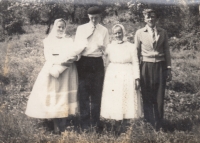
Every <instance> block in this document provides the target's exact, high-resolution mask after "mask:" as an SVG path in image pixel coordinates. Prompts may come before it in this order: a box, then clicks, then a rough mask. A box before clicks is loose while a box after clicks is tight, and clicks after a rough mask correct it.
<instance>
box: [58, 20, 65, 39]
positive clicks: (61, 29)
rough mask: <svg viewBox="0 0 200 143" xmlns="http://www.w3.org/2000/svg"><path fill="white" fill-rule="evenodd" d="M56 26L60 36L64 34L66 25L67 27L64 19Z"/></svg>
mask: <svg viewBox="0 0 200 143" xmlns="http://www.w3.org/2000/svg"><path fill="white" fill-rule="evenodd" d="M56 27H57V34H58V36H59V35H62V34H64V32H65V27H66V24H65V22H64V21H59V22H58V23H57V24H56Z"/></svg>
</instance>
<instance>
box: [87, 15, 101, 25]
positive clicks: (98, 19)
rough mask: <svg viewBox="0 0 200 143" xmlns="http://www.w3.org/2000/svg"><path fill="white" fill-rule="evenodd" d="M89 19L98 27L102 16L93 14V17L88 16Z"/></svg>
mask: <svg viewBox="0 0 200 143" xmlns="http://www.w3.org/2000/svg"><path fill="white" fill-rule="evenodd" d="M88 17H89V19H90V22H91V23H92V24H93V25H94V26H96V25H97V24H98V23H99V22H100V15H99V14H93V15H90V14H88Z"/></svg>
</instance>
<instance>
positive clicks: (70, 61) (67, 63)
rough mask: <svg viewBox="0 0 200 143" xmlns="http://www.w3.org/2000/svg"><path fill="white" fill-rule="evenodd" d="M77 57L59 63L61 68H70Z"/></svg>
mask: <svg viewBox="0 0 200 143" xmlns="http://www.w3.org/2000/svg"><path fill="white" fill-rule="evenodd" d="M77 58H78V56H74V57H70V58H69V59H68V60H67V61H66V62H63V63H61V65H62V66H66V67H68V66H70V65H71V64H72V63H73V62H74V61H76V60H77Z"/></svg>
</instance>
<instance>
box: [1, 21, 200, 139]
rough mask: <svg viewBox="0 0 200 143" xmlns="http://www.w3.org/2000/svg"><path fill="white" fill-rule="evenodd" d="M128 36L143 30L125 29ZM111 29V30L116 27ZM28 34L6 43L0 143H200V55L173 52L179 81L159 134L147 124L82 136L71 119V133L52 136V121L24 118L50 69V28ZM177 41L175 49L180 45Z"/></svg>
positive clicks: (170, 90)
mask: <svg viewBox="0 0 200 143" xmlns="http://www.w3.org/2000/svg"><path fill="white" fill-rule="evenodd" d="M124 25H125V27H126V29H127V33H128V34H130V33H132V32H133V33H134V31H135V29H137V28H138V25H133V24H130V23H126V24H124ZM76 27H77V26H76V25H68V34H69V35H71V36H72V37H73V36H74V34H75V30H76ZM107 27H108V28H109V29H110V28H111V24H108V25H107ZM24 29H25V31H26V34H23V35H13V36H12V37H10V38H8V39H7V40H6V41H5V42H1V43H0V47H1V50H0V63H1V64H0V73H1V74H0V143H3V142H5V143H7V142H8V143H15V142H19V143H27V142H39V143H43V142H49V143H50V142H51V143H57V142H60V143H63V142H70V143H71V142H91V143H93V142H95V143H96V142H99V143H102V142H124V143H127V142H138V143H140V142H152V143H153V142H167V143H169V142H172V143H176V142H180V143H184V142H199V141H200V137H199V134H200V90H199V87H200V68H199V61H200V52H198V51H196V50H195V49H191V50H183V49H181V48H180V50H176V49H175V50H173V51H172V67H173V70H172V74H173V81H172V82H170V83H168V84H167V90H166V97H165V122H164V128H163V130H161V131H159V132H156V131H155V130H154V129H152V128H151V127H150V126H149V125H148V124H146V123H145V122H143V119H139V120H136V121H131V123H130V124H124V126H123V129H122V131H121V134H120V135H115V133H114V132H113V131H112V130H111V129H110V126H111V125H110V122H109V121H105V120H104V121H103V122H104V124H105V125H106V126H107V129H106V128H105V129H104V130H103V132H102V133H96V131H95V130H94V129H90V130H88V131H87V132H83V131H82V132H78V128H79V126H78V125H77V120H78V118H77V117H69V118H68V121H67V124H68V126H67V127H66V132H64V133H63V134H62V135H54V134H53V133H52V121H51V120H40V119H33V118H29V117H27V116H26V115H25V114H24V111H25V108H26V103H27V100H28V96H29V94H30V91H31V88H32V86H33V84H34V82H35V79H36V77H37V74H38V73H39V71H40V69H41V68H42V66H43V63H44V57H43V46H42V39H43V38H44V37H45V36H46V35H45V34H44V33H45V30H46V27H45V26H41V25H33V26H25V27H24ZM170 41H171V43H172V44H171V46H172V47H173V43H174V41H172V40H170Z"/></svg>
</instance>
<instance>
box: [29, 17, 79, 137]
mask: <svg viewBox="0 0 200 143" xmlns="http://www.w3.org/2000/svg"><path fill="white" fill-rule="evenodd" d="M65 29H66V22H65V20H63V19H57V20H55V22H54V26H53V29H52V30H51V33H50V34H49V35H48V36H47V38H45V39H44V41H43V43H44V56H45V60H46V62H45V64H44V66H43V68H42V70H41V71H40V73H39V75H38V77H37V79H36V82H35V84H34V86H33V90H32V92H31V94H30V97H29V100H28V104H27V108H26V112H25V114H26V115H28V116H30V117H34V118H41V119H54V130H55V132H57V133H58V132H60V131H62V128H64V127H65V117H68V116H69V115H71V114H72V115H75V114H76V113H77V110H78V104H77V86H78V83H77V82H78V77H77V71H76V66H75V64H73V63H70V62H69V60H68V63H67V61H63V60H64V59H65V58H64V57H66V58H67V59H70V58H69V57H67V56H68V54H67V53H68V52H69V51H72V50H71V49H72V48H73V40H72V39H71V38H67V37H66V35H65ZM76 58H77V57H71V61H73V60H76ZM63 64H65V65H66V66H67V67H63V68H62V66H63ZM52 69H53V71H54V70H55V71H56V70H57V71H59V74H57V75H56V76H55V74H54V73H53V72H52ZM60 69H62V70H60Z"/></svg>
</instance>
